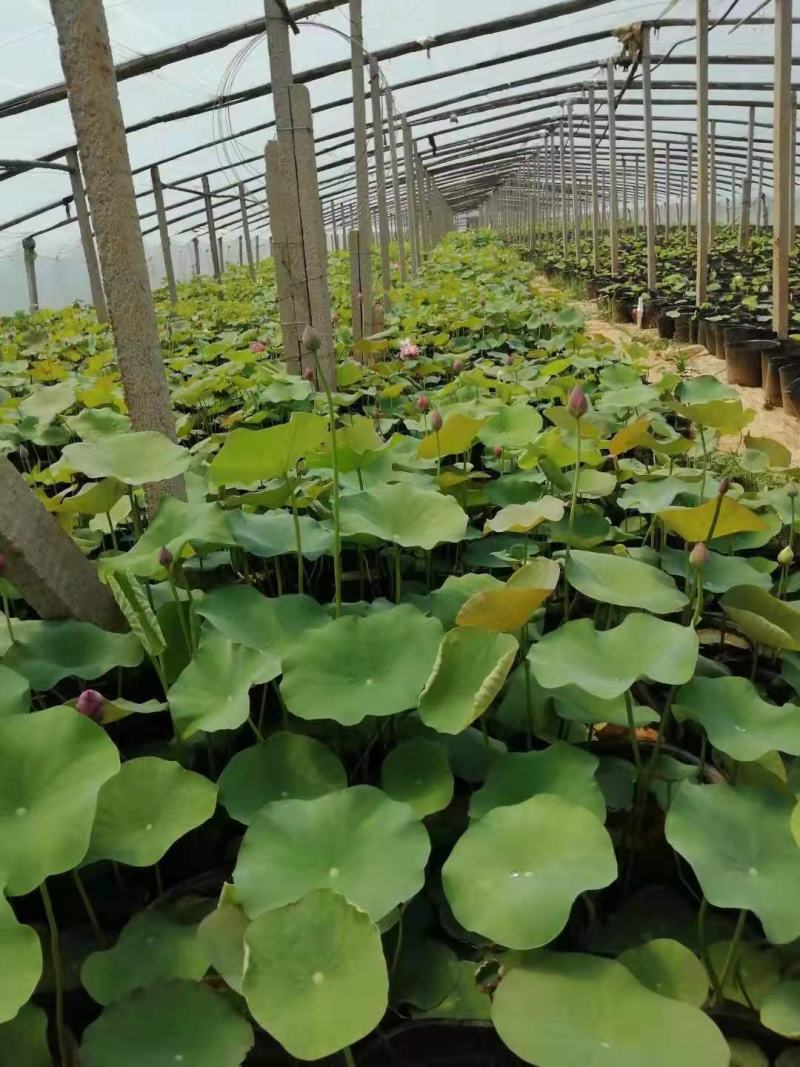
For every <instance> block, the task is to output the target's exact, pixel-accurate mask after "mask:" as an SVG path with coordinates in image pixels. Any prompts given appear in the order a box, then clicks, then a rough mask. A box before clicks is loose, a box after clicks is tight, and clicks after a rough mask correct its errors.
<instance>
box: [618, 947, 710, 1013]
mask: <svg viewBox="0 0 800 1067" xmlns="http://www.w3.org/2000/svg"><path fill="white" fill-rule="evenodd" d="M619 962H620V963H621V964H622V965H623V966H624V967H627V968H628V970H629V971H630V972H631V974H632V975H633V976H634V978H637V979H638V980H639V981H640V982H641V983H642V985H643V986H646V987H647V988H648V989H651V990H652V991H653V992H654V993H660V994H661V996H662V997H671V998H672V999H673V1000H683V1001H685V1002H686V1003H687V1004H693V1005H694V1007H696V1008H699V1007H701V1006H702V1005H703V1004H704V1003H705V999H706V997H707V996H708V975H707V974H706V969H705V967H704V966H703V964H702V963H701V962H700V960H699V959H698V958H697V956H695V954H694V953H693V952H691V951H690V950H689V949H688V948H687V947H686V946H685V945H682V944H681V943H680V941H672V940H671V939H670V938H667V937H664V938H658V939H657V940H655V941H648V942H647V943H646V944H644V945H640V946H639V947H638V948H629V949H628V950H627V951H626V952H623V953H622V955H621V956H620V957H619Z"/></svg>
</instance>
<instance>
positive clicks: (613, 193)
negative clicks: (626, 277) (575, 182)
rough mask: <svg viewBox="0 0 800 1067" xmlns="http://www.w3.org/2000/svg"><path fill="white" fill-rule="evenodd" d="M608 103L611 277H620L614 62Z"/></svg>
mask: <svg viewBox="0 0 800 1067" xmlns="http://www.w3.org/2000/svg"><path fill="white" fill-rule="evenodd" d="M606 101H607V104H608V182H609V196H608V199H609V208H610V211H609V231H610V241H611V277H612V278H616V277H618V276H619V223H618V219H617V118H616V103H615V100H614V60H613V59H609V61H608V63H607V64H606Z"/></svg>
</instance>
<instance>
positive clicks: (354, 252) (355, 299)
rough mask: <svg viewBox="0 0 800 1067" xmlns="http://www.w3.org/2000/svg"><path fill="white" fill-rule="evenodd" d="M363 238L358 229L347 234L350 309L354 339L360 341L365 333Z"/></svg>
mask: <svg viewBox="0 0 800 1067" xmlns="http://www.w3.org/2000/svg"><path fill="white" fill-rule="evenodd" d="M360 239H361V234H360V233H359V231H358V230H350V231H349V232H348V234H347V251H348V254H349V257H350V309H351V312H352V316H353V340H354V341H360V340H361V339H362V338H363V336H364V334H363V332H362V324H363V321H364V320H363V313H362V309H361V305H362V303H363V301H364V294H363V293H362V291H361V271H360V266H359V260H360V256H359V249H358V243H359V241H360Z"/></svg>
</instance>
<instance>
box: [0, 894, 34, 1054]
mask: <svg viewBox="0 0 800 1067" xmlns="http://www.w3.org/2000/svg"><path fill="white" fill-rule="evenodd" d="M0 959H2V961H3V966H2V969H0V1023H7V1022H9V1021H10V1020H11V1019H13V1018H14V1016H15V1015H16V1014H17V1012H18V1011H19V1009H20V1008H21V1007H22V1006H23V1004H26V1003H27V1001H28V1000H29V999H30V997H31V995H32V994H33V992H34V990H35V989H36V986H37V985H38V983H39V978H40V977H41V974H42V947H41V945H40V943H39V937H38V935H37V933H36V931H35V930H33V929H32V928H31V927H30V926H23V925H22V923H19V922H17V918H16V916H15V915H14V911H13V909H12V907H11V905H10V904H9V903H8V901H7V900H6V899H5V897H3V896H2V895H0ZM1 1035H2V1031H0V1049H2V1036H1Z"/></svg>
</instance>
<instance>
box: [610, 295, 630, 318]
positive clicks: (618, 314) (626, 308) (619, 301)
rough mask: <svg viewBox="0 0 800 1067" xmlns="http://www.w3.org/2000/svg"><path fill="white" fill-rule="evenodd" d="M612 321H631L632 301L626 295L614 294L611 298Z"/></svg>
mask: <svg viewBox="0 0 800 1067" xmlns="http://www.w3.org/2000/svg"><path fill="white" fill-rule="evenodd" d="M611 319H612V322H632V321H633V303H632V301H631V300H630V299H629V298H628V297H620V296H615V297H613V298H612V300H611Z"/></svg>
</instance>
